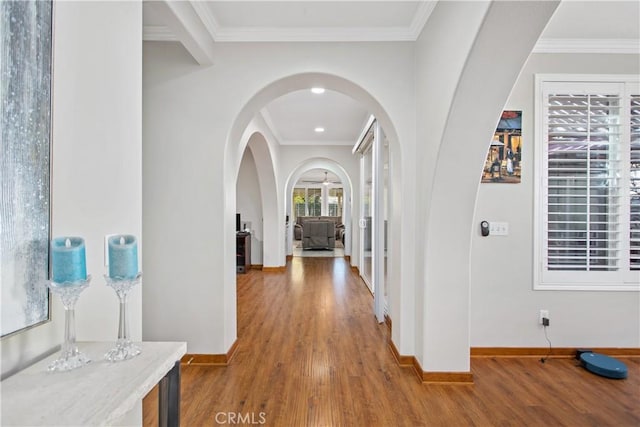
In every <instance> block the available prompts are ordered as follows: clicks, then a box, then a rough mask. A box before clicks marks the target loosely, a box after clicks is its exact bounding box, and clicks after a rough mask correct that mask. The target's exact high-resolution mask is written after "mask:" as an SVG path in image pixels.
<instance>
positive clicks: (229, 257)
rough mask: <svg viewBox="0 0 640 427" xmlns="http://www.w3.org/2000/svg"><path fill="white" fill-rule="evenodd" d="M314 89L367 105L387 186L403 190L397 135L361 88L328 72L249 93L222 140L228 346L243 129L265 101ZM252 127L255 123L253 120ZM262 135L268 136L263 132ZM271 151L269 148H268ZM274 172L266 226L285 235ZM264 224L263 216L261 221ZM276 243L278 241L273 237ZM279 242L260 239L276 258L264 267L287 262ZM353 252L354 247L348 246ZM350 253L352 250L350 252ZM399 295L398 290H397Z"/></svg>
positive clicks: (394, 256)
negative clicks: (381, 143) (380, 144)
mask: <svg viewBox="0 0 640 427" xmlns="http://www.w3.org/2000/svg"><path fill="white" fill-rule="evenodd" d="M313 86H322V87H324V88H326V89H329V90H334V91H337V92H340V93H343V94H345V95H348V96H350V97H352V98H353V99H355V100H357V101H359V102H361V103H362V104H363V105H365V106H366V107H367V109H368V110H369V112H370V113H371V114H373V115H374V116H375V117H376V118H377V120H379V122H380V124H381V126H382V127H383V128H384V130H385V134H386V136H387V140H388V141H389V147H390V157H391V164H392V165H394V166H393V168H391V169H390V176H391V179H392V182H393V183H394V186H395V187H398V188H400V187H402V174H401V172H400V171H401V170H402V159H401V152H400V145H399V140H398V134H397V131H396V128H395V126H394V125H393V123H392V121H391V118H390V116H389V114H388V113H387V112H386V111H385V109H384V108H383V106H382V105H381V104H380V103H379V102H378V100H377V99H376V98H374V97H373V96H372V95H371V93H370V92H368V91H367V90H366V89H365V88H363V87H362V86H360V85H358V84H356V83H354V82H352V81H350V80H347V79H345V78H342V77H339V76H336V75H332V74H327V73H300V74H294V75H290V76H285V77H282V78H280V79H278V80H275V81H273V82H272V83H270V84H268V85H267V86H265V87H264V88H263V89H261V90H259V91H258V92H257V93H256V94H255V95H253V96H252V97H251V98H250V99H249V101H247V103H245V105H244V107H243V108H242V109H241V110H240V111H239V113H238V115H237V116H236V117H235V119H234V120H233V124H232V126H231V128H230V131H229V133H228V135H227V138H226V141H225V148H224V170H223V176H224V182H223V188H224V197H223V202H224V206H223V212H224V221H223V230H224V231H223V233H224V239H223V242H222V244H223V247H224V248H225V252H224V255H223V263H222V265H223V269H224V271H223V276H224V289H225V292H224V295H225V296H224V299H225V312H224V331H225V334H224V336H225V338H224V341H225V343H228V345H231V343H233V341H234V339H235V336H236V311H235V297H236V294H235V288H234V287H235V268H234V259H235V251H234V250H233V248H234V246H235V243H234V242H235V236H234V234H235V233H234V230H235V224H234V223H235V205H236V201H235V182H236V180H237V174H238V169H239V165H240V160H241V158H242V153H243V152H244V149H245V146H246V143H247V142H246V141H248V138H247V137H246V135H247V133H248V127H249V126H250V125H251V123H252V121H255V120H256V117H259V114H258V113H259V111H260V110H261V109H262V108H263V107H264V106H265V105H267V104H268V103H269V102H270V101H272V100H274V99H276V98H278V97H280V96H282V95H284V94H286V93H289V92H292V91H296V90H303V89H308V88H311V87H313ZM254 123H255V122H254ZM266 129H267V133H268V128H266ZM272 152H273V150H272ZM273 168H274V170H275V177H276V188H277V192H276V193H275V194H276V199H277V200H278V207H277V214H276V219H275V221H274V222H273V223H270V224H269V226H268V227H265V229H267V228H269V229H271V230H274V232H275V233H276V234H277V235H278V236H284V230H285V209H284V206H285V205H284V202H283V200H284V195H285V194H286V193H285V181H286V177H285V176H284V175H285V172H283V171H281V170H279V167H278V164H277V160H276V161H275V162H274V163H273ZM400 193H401V192H400V191H396V192H393V194H394V197H393V201H392V204H393V205H396V206H398V208H397V209H394V212H400V208H399V206H400V205H401V203H402V200H401V196H400ZM265 224H266V218H265ZM391 227H393V228H394V233H395V235H397V236H400V235H401V223H400V218H399V216H398V217H395V216H394V218H392V223H391ZM275 241H276V242H277V241H278V239H275ZM279 242H280V244H276V245H275V246H272V247H267V246H266V243H267V242H266V238H265V247H264V252H265V253H267V252H270V253H273V254H275V264H273V265H268V264H267V263H266V260H265V263H264V266H265V267H284V265H285V264H286V253H285V249H286V248H285V243H284V239H279ZM400 247H401V245H400V244H399V243H397V242H396V244H394V249H395V250H393V252H391V253H390V258H389V270H390V272H391V274H393V272H394V271H395V272H396V280H395V283H397V284H398V286H399V284H400V283H402V280H401V278H400V277H399V276H400V268H399V267H396V265H397V266H399V265H400V261H401V259H402V257H401V249H400ZM350 249H351V250H353V248H350ZM352 252H353V251H352ZM396 294H399V291H398V292H396ZM389 305H390V306H391V305H392V301H390V302H389ZM396 325H398V328H397V329H396V330H399V329H400V328H401V327H402V325H400V322H397V323H396Z"/></svg>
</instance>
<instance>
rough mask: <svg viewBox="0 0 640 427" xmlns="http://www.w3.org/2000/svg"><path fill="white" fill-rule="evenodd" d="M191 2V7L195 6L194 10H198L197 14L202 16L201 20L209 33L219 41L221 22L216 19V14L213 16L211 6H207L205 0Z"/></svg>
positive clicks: (199, 16)
mask: <svg viewBox="0 0 640 427" xmlns="http://www.w3.org/2000/svg"><path fill="white" fill-rule="evenodd" d="M189 3H191V7H193V10H194V11H195V12H196V15H198V18H200V20H201V21H202V24H203V25H204V26H205V28H206V29H207V32H208V33H209V35H210V36H211V38H212V39H213V40H214V41H217V40H218V31H219V29H220V24H218V21H216V18H215V16H213V14H212V13H211V11H210V10H209V8H208V7H207V6H205V4H204V2H202V1H193V0H191V1H190V2H189Z"/></svg>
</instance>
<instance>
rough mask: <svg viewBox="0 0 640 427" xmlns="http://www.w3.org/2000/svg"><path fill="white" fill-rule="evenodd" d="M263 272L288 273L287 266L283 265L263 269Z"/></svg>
mask: <svg viewBox="0 0 640 427" xmlns="http://www.w3.org/2000/svg"><path fill="white" fill-rule="evenodd" d="M262 271H264V272H265V273H283V272H285V271H287V266H286V265H281V266H279V267H262Z"/></svg>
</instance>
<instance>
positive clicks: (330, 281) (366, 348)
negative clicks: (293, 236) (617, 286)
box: [143, 258, 640, 427]
mask: <svg viewBox="0 0 640 427" xmlns="http://www.w3.org/2000/svg"><path fill="white" fill-rule="evenodd" d="M237 286H238V340H239V341H238V346H237V351H236V354H235V356H234V357H233V359H232V360H231V363H230V364H229V366H227V367H207V366H184V365H183V367H182V388H181V393H182V396H181V397H182V402H181V420H182V425H183V426H214V425H252V424H253V425H267V426H287V427H289V426H347V427H349V426H640V405H639V402H640V379H639V377H640V359H638V358H624V359H621V360H623V361H624V362H625V363H626V364H627V367H628V368H629V378H628V379H626V380H608V379H605V378H601V377H598V376H596V375H593V374H591V373H589V372H587V371H585V370H584V369H582V368H581V367H579V366H578V364H577V363H576V362H577V361H575V360H574V359H549V360H547V362H546V363H544V364H543V363H540V362H539V361H538V359H537V358H501V359H496V358H490V357H486V358H474V359H472V362H471V369H472V373H473V376H474V381H475V384H473V385H431V384H429V385H426V384H422V383H421V382H419V381H418V379H417V377H416V375H415V374H414V372H413V371H412V370H411V369H407V368H401V367H399V366H398V365H397V363H396V362H395V360H394V358H393V356H392V354H391V351H390V350H389V348H388V344H387V340H388V328H387V326H386V325H384V324H382V325H378V324H377V323H376V322H375V318H374V316H373V308H372V306H373V299H372V297H371V294H370V293H369V291H368V290H367V288H366V286H365V285H364V284H363V283H362V282H361V280H360V279H359V278H358V277H357V276H356V275H355V274H354V273H352V271H351V269H350V267H349V265H348V264H347V263H346V262H345V261H344V259H340V258H293V260H292V261H290V263H289V265H288V268H287V270H286V272H283V273H264V272H261V271H256V270H251V271H250V272H249V273H248V274H242V275H238V284H237ZM143 406H144V425H145V426H155V425H157V393H156V392H155V391H152V392H151V393H150V394H149V396H147V397H146V398H145V400H144V405H143Z"/></svg>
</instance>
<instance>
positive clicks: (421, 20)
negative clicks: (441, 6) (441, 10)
mask: <svg viewBox="0 0 640 427" xmlns="http://www.w3.org/2000/svg"><path fill="white" fill-rule="evenodd" d="M437 3H438V2H437V1H423V2H421V3H420V4H419V5H418V8H417V9H416V13H415V15H413V20H412V21H411V25H409V32H410V33H411V36H412V37H413V40H414V41H415V40H418V37H420V33H422V29H423V28H424V26H425V25H426V23H427V21H428V20H429V17H430V16H431V14H432V13H433V10H434V9H435V8H436V4H437Z"/></svg>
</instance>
